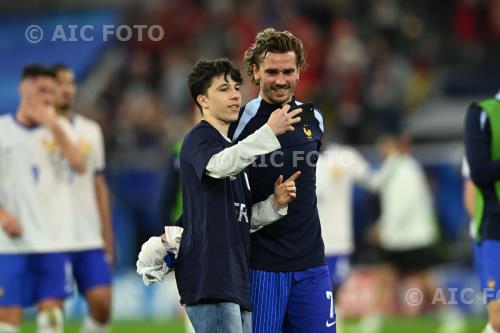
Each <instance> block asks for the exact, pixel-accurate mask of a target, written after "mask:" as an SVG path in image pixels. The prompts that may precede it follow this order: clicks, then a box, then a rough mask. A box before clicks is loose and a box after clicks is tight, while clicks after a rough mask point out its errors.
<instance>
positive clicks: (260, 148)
mask: <svg viewBox="0 0 500 333" xmlns="http://www.w3.org/2000/svg"><path fill="white" fill-rule="evenodd" d="M279 148H281V145H280V142H279V141H278V138H277V137H276V135H275V134H274V132H273V130H272V129H271V127H269V126H268V125H267V124H265V125H264V126H262V127H261V128H259V129H258V130H257V131H255V133H253V134H252V135H249V136H248V137H247V138H246V139H244V140H241V141H240V142H238V143H237V144H236V145H234V146H232V147H229V148H226V149H224V150H222V151H221V152H220V153H217V154H215V155H214V156H212V158H210V160H209V161H208V164H207V166H206V174H207V175H208V176H210V177H212V178H225V177H229V176H233V175H236V174H238V173H240V172H241V171H242V170H243V169H245V168H246V167H247V166H249V165H250V164H252V163H253V161H255V160H256V159H257V157H258V156H260V155H264V154H268V153H270V152H273V151H275V150H276V149H279Z"/></svg>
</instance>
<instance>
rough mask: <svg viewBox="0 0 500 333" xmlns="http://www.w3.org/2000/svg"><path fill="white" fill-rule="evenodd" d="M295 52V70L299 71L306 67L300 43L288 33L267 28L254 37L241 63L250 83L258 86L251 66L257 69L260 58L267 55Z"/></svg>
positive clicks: (304, 54) (304, 55) (302, 46)
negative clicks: (243, 64)
mask: <svg viewBox="0 0 500 333" xmlns="http://www.w3.org/2000/svg"><path fill="white" fill-rule="evenodd" d="M290 51H293V52H295V57H296V61H297V68H298V70H299V72H300V71H302V70H304V69H305V68H306V67H307V62H306V52H305V50H304V45H303V44H302V41H301V40H300V39H299V38H297V37H295V36H294V34H292V33H291V32H290V31H286V30H285V31H277V30H276V29H274V28H267V29H265V30H263V31H261V32H259V33H258V34H257V36H255V42H254V43H253V44H252V45H250V47H249V48H248V49H247V50H246V51H245V55H244V56H243V62H244V63H245V66H246V72H247V74H248V75H249V76H250V77H251V78H252V82H253V83H255V84H257V85H258V84H259V82H257V81H255V79H254V77H253V64H255V65H256V66H257V68H259V65H260V62H261V60H262V58H263V57H264V56H265V55H266V54H267V53H268V52H271V53H287V52H290Z"/></svg>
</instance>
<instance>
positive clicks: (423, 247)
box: [361, 135, 438, 332]
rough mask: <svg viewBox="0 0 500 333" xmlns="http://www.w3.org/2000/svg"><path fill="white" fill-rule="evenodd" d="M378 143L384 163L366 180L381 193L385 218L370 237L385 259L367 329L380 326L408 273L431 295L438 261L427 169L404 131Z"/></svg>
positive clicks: (365, 322)
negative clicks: (412, 152)
mask: <svg viewBox="0 0 500 333" xmlns="http://www.w3.org/2000/svg"><path fill="white" fill-rule="evenodd" d="M378 149H379V153H380V155H381V156H382V158H383V163H382V166H381V167H380V169H379V170H377V171H376V172H374V174H373V175H372V176H371V177H370V179H369V182H368V183H367V185H368V187H369V188H370V189H371V190H373V191H375V192H377V193H379V194H380V200H381V213H380V218H379V221H378V222H377V223H376V224H375V226H374V227H373V228H372V229H371V230H370V239H371V241H372V243H374V244H376V245H377V246H378V247H379V248H380V250H381V253H382V265H381V266H379V267H378V268H377V281H378V283H377V287H378V290H377V291H376V303H377V304H376V305H375V307H376V308H375V309H374V313H373V314H372V315H370V316H368V317H367V318H365V319H363V321H362V323H361V330H362V331H363V332H379V331H380V330H381V327H382V320H383V317H382V315H383V312H384V311H387V310H388V308H390V307H391V301H392V299H391V297H390V296H389V295H391V292H392V290H394V288H395V286H397V284H398V281H399V277H401V276H403V275H404V274H410V273H411V274H412V275H414V276H415V279H416V281H418V287H421V288H422V289H423V294H424V295H425V296H431V297H432V295H433V293H434V291H435V285H434V284H433V283H432V281H431V277H430V274H429V273H430V272H429V268H430V267H431V266H432V265H433V264H434V263H435V261H436V258H435V252H434V248H433V247H434V245H435V243H436V241H437V237H438V233H437V228H436V226H435V222H434V220H435V216H434V209H433V204H432V195H431V192H430V189H429V185H428V183H427V179H426V177H425V174H424V171H423V169H422V167H421V166H420V163H419V162H418V161H417V160H416V159H415V158H413V157H412V156H411V155H410V153H409V142H408V140H406V139H405V138H403V137H397V136H395V135H386V136H382V137H381V138H380V139H379V140H378Z"/></svg>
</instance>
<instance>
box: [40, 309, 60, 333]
mask: <svg viewBox="0 0 500 333" xmlns="http://www.w3.org/2000/svg"><path fill="white" fill-rule="evenodd" d="M36 326H37V333H63V332H64V316H63V312H62V310H61V309H59V308H55V309H50V310H45V311H42V312H39V313H38V314H37V316H36Z"/></svg>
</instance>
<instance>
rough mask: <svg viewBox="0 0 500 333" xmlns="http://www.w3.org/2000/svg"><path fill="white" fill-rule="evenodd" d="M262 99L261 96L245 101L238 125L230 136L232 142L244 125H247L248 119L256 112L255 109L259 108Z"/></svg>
mask: <svg viewBox="0 0 500 333" xmlns="http://www.w3.org/2000/svg"><path fill="white" fill-rule="evenodd" d="M261 100H262V97H260V96H259V97H257V98H256V99H254V100H252V101H250V102H248V103H247V105H246V106H245V109H244V110H243V115H242V116H241V119H240V121H239V123H238V127H236V131H234V135H233V137H232V138H231V140H232V141H233V142H234V141H235V140H236V139H237V138H238V137H239V136H240V134H241V132H243V130H244V129H245V126H247V125H248V123H249V122H250V120H251V119H252V118H253V117H255V115H256V114H257V110H258V109H259V106H260V101H261Z"/></svg>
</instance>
